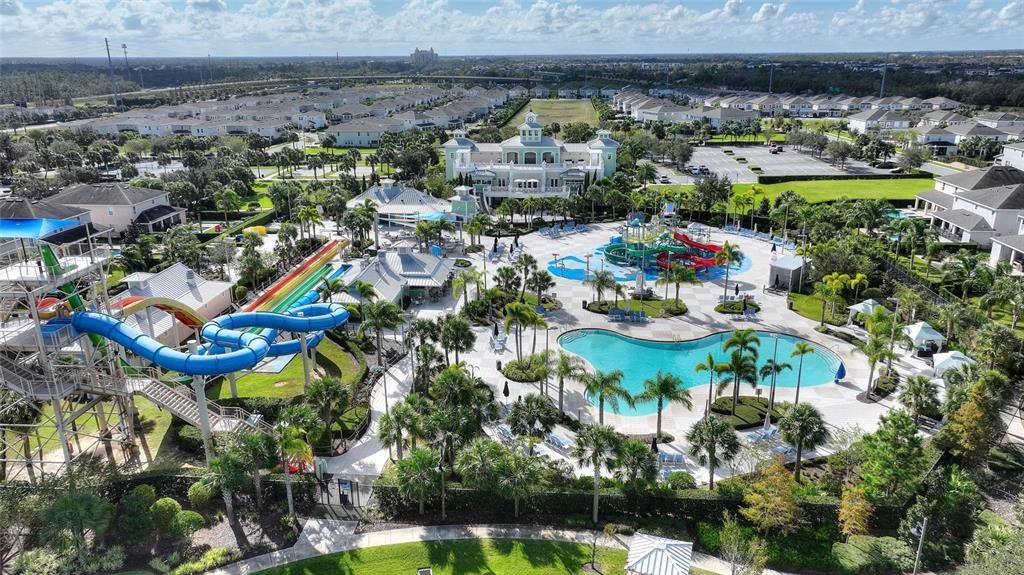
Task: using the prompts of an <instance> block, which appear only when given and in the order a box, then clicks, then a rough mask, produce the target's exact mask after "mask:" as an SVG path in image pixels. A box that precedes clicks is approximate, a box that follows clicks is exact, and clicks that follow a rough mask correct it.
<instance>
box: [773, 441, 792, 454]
mask: <svg viewBox="0 0 1024 575" xmlns="http://www.w3.org/2000/svg"><path fill="white" fill-rule="evenodd" d="M794 453H796V448H795V447H793V446H792V445H788V444H785V443H783V444H782V445H776V446H775V447H773V448H772V455H782V456H786V455H792V454H794Z"/></svg>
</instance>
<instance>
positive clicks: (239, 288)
mask: <svg viewBox="0 0 1024 575" xmlns="http://www.w3.org/2000/svg"><path fill="white" fill-rule="evenodd" d="M248 295H249V288H247V287H245V286H243V285H236V286H235V301H242V300H244V299H245V297H246V296H248Z"/></svg>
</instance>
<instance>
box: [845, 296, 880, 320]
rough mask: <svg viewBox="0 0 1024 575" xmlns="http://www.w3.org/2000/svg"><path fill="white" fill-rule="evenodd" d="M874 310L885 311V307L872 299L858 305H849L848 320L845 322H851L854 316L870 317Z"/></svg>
mask: <svg viewBox="0 0 1024 575" xmlns="http://www.w3.org/2000/svg"><path fill="white" fill-rule="evenodd" d="M875 308H882V309H885V306H883V305H882V304H880V303H878V302H877V301H875V300H873V299H866V300H864V301H862V302H860V303H855V304H853V305H851V306H850V307H849V308H848V309H849V310H850V318H849V319H848V320H847V321H846V323H850V322H852V321H853V318H854V316H856V315H857V314H859V313H862V314H864V315H871V313H872V312H874V311H875Z"/></svg>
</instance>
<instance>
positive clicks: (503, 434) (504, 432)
mask: <svg viewBox="0 0 1024 575" xmlns="http://www.w3.org/2000/svg"><path fill="white" fill-rule="evenodd" d="M496 431H497V432H498V437H499V438H501V440H502V441H506V442H511V441H515V439H516V434H514V433H512V428H511V427H509V426H508V425H506V424H504V423H502V424H501V425H499V426H498V427H497V428H496Z"/></svg>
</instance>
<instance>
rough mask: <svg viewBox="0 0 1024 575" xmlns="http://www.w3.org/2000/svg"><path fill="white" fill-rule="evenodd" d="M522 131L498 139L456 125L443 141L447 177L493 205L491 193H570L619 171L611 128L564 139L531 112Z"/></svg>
mask: <svg viewBox="0 0 1024 575" xmlns="http://www.w3.org/2000/svg"><path fill="white" fill-rule="evenodd" d="M518 130H519V134H518V135H516V136H513V137H511V138H509V139H507V140H505V141H503V142H500V143H497V144H493V143H483V142H475V141H473V140H470V139H469V138H467V137H466V132H465V130H455V131H454V133H453V137H452V138H451V139H450V140H448V141H447V142H445V143H444V145H443V146H442V148H443V149H444V155H445V176H446V177H447V178H448V179H449V180H453V179H460V180H464V181H466V182H467V185H470V186H472V188H473V193H474V194H476V195H477V196H478V197H480V198H482V200H483V201H484V202H487V204H488V205H490V202H491V200H492V199H493V198H528V197H566V196H568V195H569V194H571V193H573V192H577V191H581V190H583V189H584V188H585V187H586V185H587V184H588V183H589V182H592V181H594V180H597V179H598V178H602V177H610V176H611V175H612V174H614V173H615V169H616V166H617V164H616V162H617V160H618V151H619V150H618V148H619V143H618V142H616V141H615V140H613V139H612V138H611V132H609V131H608V130H598V131H597V135H596V137H595V138H594V139H592V140H590V141H589V142H586V143H567V142H562V141H561V140H556V139H555V138H552V137H551V136H548V135H545V134H544V125H543V124H541V123H540V122H539V121H538V120H537V114H536V113H534V112H532V111H531V112H528V113H527V114H526V121H524V122H523V123H522V124H520V125H519V128H518Z"/></svg>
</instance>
